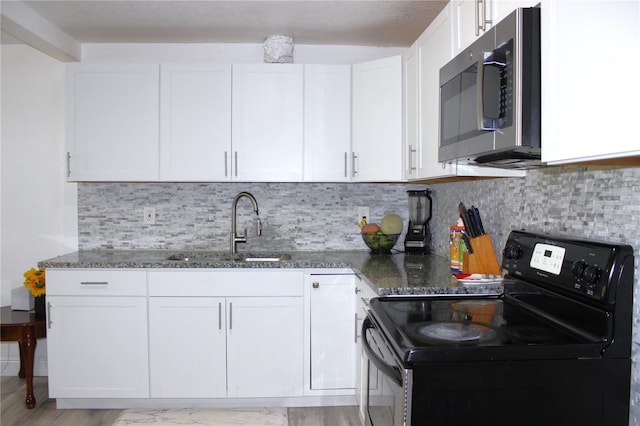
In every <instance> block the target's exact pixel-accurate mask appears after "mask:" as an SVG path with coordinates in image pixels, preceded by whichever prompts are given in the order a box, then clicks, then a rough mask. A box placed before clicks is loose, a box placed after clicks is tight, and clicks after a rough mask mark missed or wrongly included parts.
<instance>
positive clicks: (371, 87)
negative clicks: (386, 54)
mask: <svg viewBox="0 0 640 426" xmlns="http://www.w3.org/2000/svg"><path fill="white" fill-rule="evenodd" d="M352 71H353V77H352V78H353V82H352V84H353V91H352V117H353V121H352V126H353V129H352V149H353V152H352V159H351V160H352V165H353V170H352V174H353V180H354V181H369V182H371V181H372V182H376V181H378V182H379V181H392V182H398V181H401V180H402V179H403V176H402V175H403V167H404V166H403V162H402V157H403V155H402V151H403V106H402V104H403V96H402V89H403V84H402V56H400V55H398V56H392V57H390V58H384V59H379V60H375V61H370V62H365V63H361V64H356V65H354V66H353V70H352Z"/></svg>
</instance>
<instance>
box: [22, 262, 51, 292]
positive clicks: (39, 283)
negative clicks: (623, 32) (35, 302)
mask: <svg viewBox="0 0 640 426" xmlns="http://www.w3.org/2000/svg"><path fill="white" fill-rule="evenodd" d="M24 286H25V287H26V288H28V289H29V291H30V292H31V294H32V295H33V296H35V297H38V296H42V295H43V294H45V293H46V292H47V287H46V280H45V271H44V268H42V267H40V268H38V269H37V270H36V269H34V268H31V269H29V270H28V271H27V272H25V273H24Z"/></svg>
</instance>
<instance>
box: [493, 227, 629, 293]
mask: <svg viewBox="0 0 640 426" xmlns="http://www.w3.org/2000/svg"><path fill="white" fill-rule="evenodd" d="M502 255H503V258H502V267H503V268H504V269H506V270H507V271H508V273H509V275H511V276H513V277H517V278H520V279H523V280H526V281H533V282H538V283H542V284H544V285H547V286H551V287H554V288H561V289H563V290H565V291H569V292H571V293H578V294H580V295H582V296H586V297H588V298H590V299H594V300H597V301H601V302H604V303H612V302H613V301H614V300H615V290H616V286H617V280H618V276H619V274H620V273H621V268H622V265H623V263H624V261H625V258H626V257H628V256H633V249H632V248H631V246H628V245H620V244H608V243H603V242H597V241H588V240H578V239H574V238H570V237H558V236H551V235H545V234H535V233H530V232H525V231H513V232H511V234H510V235H509V238H508V240H507V243H506V245H505V248H504V250H503V251H502Z"/></svg>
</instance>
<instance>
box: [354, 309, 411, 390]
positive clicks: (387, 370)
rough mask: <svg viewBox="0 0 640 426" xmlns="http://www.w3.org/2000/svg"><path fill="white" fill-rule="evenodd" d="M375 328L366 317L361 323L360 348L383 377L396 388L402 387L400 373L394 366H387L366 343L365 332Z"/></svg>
mask: <svg viewBox="0 0 640 426" xmlns="http://www.w3.org/2000/svg"><path fill="white" fill-rule="evenodd" d="M371 328H375V326H374V325H373V324H372V323H371V319H370V318H369V317H368V316H367V317H366V318H365V319H364V321H363V322H362V347H363V348H364V351H365V353H366V354H367V358H369V360H371V362H373V364H374V365H375V366H376V367H377V368H378V370H380V371H381V372H382V373H383V374H384V375H385V376H387V377H388V378H390V379H391V380H393V381H394V382H395V383H396V384H397V385H398V386H402V372H401V371H400V369H399V368H398V367H396V366H392V365H389V364H387V363H386V362H385V361H384V360H383V359H381V358H380V357H379V356H378V355H377V354H376V353H375V352H374V351H373V349H371V346H370V345H369V342H368V341H367V330H368V329H371Z"/></svg>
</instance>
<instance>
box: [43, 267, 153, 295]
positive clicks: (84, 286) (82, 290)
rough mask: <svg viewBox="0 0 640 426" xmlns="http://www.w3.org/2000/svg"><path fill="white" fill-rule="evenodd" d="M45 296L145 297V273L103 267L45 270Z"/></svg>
mask: <svg viewBox="0 0 640 426" xmlns="http://www.w3.org/2000/svg"><path fill="white" fill-rule="evenodd" d="M47 295H52V296H53V295H56V296H146V295H147V273H146V272H145V271H122V270H104V269H99V270H98V269H96V270H68V269H65V270H54V269H47Z"/></svg>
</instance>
